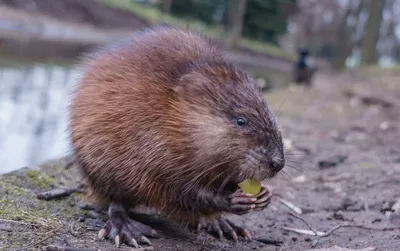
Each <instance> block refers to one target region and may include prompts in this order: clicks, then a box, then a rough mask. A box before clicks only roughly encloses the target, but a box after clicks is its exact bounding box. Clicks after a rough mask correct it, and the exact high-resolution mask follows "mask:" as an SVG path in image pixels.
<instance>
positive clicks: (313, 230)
mask: <svg viewBox="0 0 400 251" xmlns="http://www.w3.org/2000/svg"><path fill="white" fill-rule="evenodd" d="M289 215H291V216H293V217H295V218H297V219H299V220H301V221H302V222H303V223H304V224H306V225H307V227H308V228H309V229H310V230H311V231H312V232H313V233H314V234H315V236H318V231H317V230H315V229H314V228H313V227H312V226H311V225H310V223H308V222H307V221H306V220H305V219H303V218H302V217H300V216H298V215H295V214H293V213H289Z"/></svg>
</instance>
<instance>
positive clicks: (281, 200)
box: [276, 196, 303, 214]
mask: <svg viewBox="0 0 400 251" xmlns="http://www.w3.org/2000/svg"><path fill="white" fill-rule="evenodd" d="M276 198H277V199H278V200H279V202H281V203H282V204H283V205H285V206H287V207H288V208H290V209H291V210H293V211H294V212H295V213H297V214H302V213H303V212H302V211H301V208H299V207H297V206H295V205H294V204H293V203H291V202H289V201H286V200H284V199H282V198H281V197H279V196H276Z"/></svg>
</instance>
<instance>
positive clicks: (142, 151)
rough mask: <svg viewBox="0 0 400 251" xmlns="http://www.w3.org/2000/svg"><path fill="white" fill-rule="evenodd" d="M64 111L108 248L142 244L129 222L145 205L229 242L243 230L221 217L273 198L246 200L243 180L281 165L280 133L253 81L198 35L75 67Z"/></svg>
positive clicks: (112, 49) (129, 45)
mask: <svg viewBox="0 0 400 251" xmlns="http://www.w3.org/2000/svg"><path fill="white" fill-rule="evenodd" d="M83 66H84V74H83V76H82V79H81V81H80V83H79V86H78V88H77V89H76V90H75V92H74V97H73V100H72V104H71V106H70V133H71V141H72V146H73V150H74V158H75V160H76V161H77V163H78V166H79V167H80V169H81V171H82V174H83V176H84V177H85V178H86V180H87V185H88V187H89V188H90V189H91V190H92V192H93V193H94V195H95V196H96V197H97V198H99V199H101V200H102V201H103V202H105V203H106V204H105V205H108V206H109V207H108V208H109V209H108V214H109V215H108V216H109V219H108V221H107V223H106V225H105V227H104V228H102V229H101V230H100V232H99V237H100V238H104V237H107V238H112V239H114V240H115V242H116V245H117V246H118V245H119V243H120V241H121V240H120V238H122V239H123V240H124V241H125V242H126V244H128V245H133V246H136V247H137V246H138V242H139V244H140V243H141V242H142V243H148V244H150V241H149V240H148V239H147V238H146V235H148V237H149V236H151V233H155V232H154V230H153V229H152V228H150V227H149V226H147V225H145V224H142V223H138V222H137V221H135V220H134V219H133V218H130V217H129V216H128V213H127V212H128V210H129V209H130V208H132V207H134V206H136V205H145V206H148V207H151V208H156V209H157V210H159V212H160V214H161V215H165V216H169V217H170V218H169V219H171V220H175V221H176V222H185V223H187V225H193V224H195V226H198V227H199V228H200V229H202V228H206V230H207V232H209V233H214V234H215V233H217V234H218V235H219V236H220V237H222V235H223V234H225V235H227V236H230V237H231V238H233V239H234V240H237V238H238V237H237V236H238V235H240V236H242V237H244V238H247V239H251V236H250V233H249V231H247V230H246V229H244V228H242V227H240V226H237V225H236V224H235V223H233V222H232V221H229V220H227V219H226V218H224V217H223V213H234V214H239V215H240V214H245V213H248V212H250V211H253V210H261V209H263V208H265V207H266V206H267V205H268V204H269V202H270V198H271V192H270V191H269V190H268V189H267V188H266V187H265V186H264V185H263V187H262V189H261V192H260V193H259V194H258V195H257V196H253V195H251V194H244V193H243V192H242V191H241V190H240V189H239V188H238V185H237V184H238V183H239V182H241V181H243V180H244V179H247V178H251V179H254V180H259V181H262V180H265V179H268V178H271V177H273V176H275V175H276V174H277V173H278V172H279V171H280V170H281V169H282V168H283V166H284V164H285V159H284V151H283V143H282V136H281V132H280V131H279V129H278V127H277V124H276V122H275V119H274V115H273V114H272V112H271V111H270V109H269V108H268V105H267V102H266V100H265V99H264V98H263V95H262V92H261V91H260V88H259V87H258V86H257V84H256V81H255V80H254V79H253V78H252V77H250V76H249V75H248V74H247V73H246V72H244V71H242V70H240V69H238V68H237V67H236V66H234V65H233V64H232V63H231V62H229V61H228V60H227V59H225V58H224V55H223V54H222V53H221V52H220V50H219V48H218V47H217V46H216V45H215V44H214V43H213V42H212V41H210V40H209V39H207V38H205V37H204V36H202V35H201V34H198V33H195V32H192V31H188V30H184V29H179V28H173V27H163V26H161V27H153V28H147V29H146V30H144V31H142V32H139V33H135V35H134V36H133V37H132V38H129V39H127V40H124V41H123V42H120V43H116V44H114V45H111V46H106V47H105V49H103V50H100V51H99V52H98V53H94V54H92V55H90V56H88V57H87V58H86V59H85V60H84V61H83Z"/></svg>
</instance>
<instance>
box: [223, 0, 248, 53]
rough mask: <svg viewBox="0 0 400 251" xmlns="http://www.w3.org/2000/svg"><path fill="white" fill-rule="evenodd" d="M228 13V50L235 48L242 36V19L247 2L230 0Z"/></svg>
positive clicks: (245, 0) (244, 0)
mask: <svg viewBox="0 0 400 251" xmlns="http://www.w3.org/2000/svg"><path fill="white" fill-rule="evenodd" d="M228 4H229V7H228V9H229V11H230V15H229V17H230V20H229V23H230V24H231V25H230V26H231V27H230V28H231V29H230V32H229V38H228V40H227V45H228V48H231V49H232V48H235V47H237V43H238V41H239V39H240V38H241V36H242V31H243V18H244V14H245V11H246V4H247V0H231V1H230V2H229V3H228Z"/></svg>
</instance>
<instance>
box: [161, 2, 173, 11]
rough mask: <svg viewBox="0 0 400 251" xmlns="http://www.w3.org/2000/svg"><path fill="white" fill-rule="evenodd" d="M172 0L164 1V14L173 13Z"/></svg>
mask: <svg viewBox="0 0 400 251" xmlns="http://www.w3.org/2000/svg"><path fill="white" fill-rule="evenodd" d="M171 5H172V0H162V12H163V13H165V14H169V13H170V11H171Z"/></svg>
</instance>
